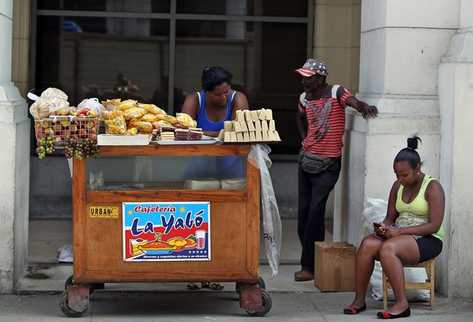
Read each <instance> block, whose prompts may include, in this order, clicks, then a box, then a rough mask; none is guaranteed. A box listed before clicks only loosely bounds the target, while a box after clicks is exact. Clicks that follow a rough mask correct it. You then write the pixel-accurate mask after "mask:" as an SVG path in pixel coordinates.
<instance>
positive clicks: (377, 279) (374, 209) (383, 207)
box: [362, 199, 430, 301]
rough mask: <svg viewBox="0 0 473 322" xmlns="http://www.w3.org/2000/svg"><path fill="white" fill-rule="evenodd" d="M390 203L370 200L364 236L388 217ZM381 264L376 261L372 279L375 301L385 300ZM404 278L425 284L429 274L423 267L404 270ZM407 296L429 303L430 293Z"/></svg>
mask: <svg viewBox="0 0 473 322" xmlns="http://www.w3.org/2000/svg"><path fill="white" fill-rule="evenodd" d="M387 209H388V203H387V202H386V201H385V200H383V199H368V201H367V207H366V208H365V210H364V211H363V214H362V227H363V228H362V230H363V235H364V236H366V235H368V234H371V233H373V223H374V222H378V223H379V222H382V221H383V220H384V218H385V217H386V213H387ZM382 271H383V270H382V268H381V263H380V262H378V261H376V262H375V266H374V270H373V274H372V275H371V278H370V286H371V297H372V298H373V299H375V300H382V299H383V278H382V277H383V276H382ZM404 276H405V280H406V281H407V282H413V283H415V282H425V279H426V278H427V274H426V272H425V269H424V268H422V267H407V268H404ZM406 296H407V299H408V300H409V301H428V300H429V296H430V294H429V291H427V290H407V291H406ZM388 299H390V300H392V299H394V294H393V292H392V290H389V293H388Z"/></svg>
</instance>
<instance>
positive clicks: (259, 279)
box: [258, 276, 266, 290]
mask: <svg viewBox="0 0 473 322" xmlns="http://www.w3.org/2000/svg"><path fill="white" fill-rule="evenodd" d="M258 286H259V288H260V289H262V290H265V289H266V283H265V282H264V279H263V278H262V277H261V276H260V277H258Z"/></svg>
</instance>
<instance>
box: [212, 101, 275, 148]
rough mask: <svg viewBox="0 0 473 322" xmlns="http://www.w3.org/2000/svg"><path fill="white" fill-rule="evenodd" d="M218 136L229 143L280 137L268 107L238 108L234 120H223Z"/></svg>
mask: <svg viewBox="0 0 473 322" xmlns="http://www.w3.org/2000/svg"><path fill="white" fill-rule="evenodd" d="M224 124H225V125H224V129H223V131H221V132H220V135H219V137H220V138H223V141H224V142H229V143H237V142H238V143H240V142H242V143H259V142H265V143H267V142H280V141H281V138H280V137H279V133H278V131H277V130H276V123H275V121H274V120H273V111H272V110H270V109H264V108H263V109H260V110H254V111H249V110H244V111H242V110H238V111H236V120H234V121H225V123H224Z"/></svg>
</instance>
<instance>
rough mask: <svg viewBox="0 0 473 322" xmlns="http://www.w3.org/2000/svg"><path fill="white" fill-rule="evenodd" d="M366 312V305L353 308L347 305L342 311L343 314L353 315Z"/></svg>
mask: <svg viewBox="0 0 473 322" xmlns="http://www.w3.org/2000/svg"><path fill="white" fill-rule="evenodd" d="M365 310H366V303H365V304H363V306H362V307H354V306H353V305H348V306H347V307H346V308H344V309H343V314H350V315H355V314H358V313H361V312H363V311H365Z"/></svg>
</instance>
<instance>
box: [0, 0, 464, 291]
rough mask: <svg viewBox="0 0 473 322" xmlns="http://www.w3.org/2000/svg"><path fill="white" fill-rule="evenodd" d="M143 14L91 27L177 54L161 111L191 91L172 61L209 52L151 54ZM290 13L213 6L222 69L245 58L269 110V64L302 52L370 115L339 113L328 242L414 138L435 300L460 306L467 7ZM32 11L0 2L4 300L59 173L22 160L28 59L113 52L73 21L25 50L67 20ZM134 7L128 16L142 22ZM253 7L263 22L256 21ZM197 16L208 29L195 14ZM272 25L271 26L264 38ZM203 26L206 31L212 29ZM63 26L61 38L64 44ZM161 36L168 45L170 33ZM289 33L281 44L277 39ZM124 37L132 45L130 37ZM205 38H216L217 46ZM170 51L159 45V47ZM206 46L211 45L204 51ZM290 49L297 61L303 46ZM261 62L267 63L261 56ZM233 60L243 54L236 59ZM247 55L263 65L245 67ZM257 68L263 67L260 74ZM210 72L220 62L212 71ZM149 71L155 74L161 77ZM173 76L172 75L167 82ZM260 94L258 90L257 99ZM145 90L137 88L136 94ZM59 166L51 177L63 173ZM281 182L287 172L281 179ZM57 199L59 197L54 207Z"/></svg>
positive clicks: (347, 236)
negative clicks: (436, 206) (223, 47)
mask: <svg viewBox="0 0 473 322" xmlns="http://www.w3.org/2000/svg"><path fill="white" fill-rule="evenodd" d="M177 1H179V0H177ZM114 2H122V6H121V7H113V8H109V7H108V6H109V4H113V3H114ZM145 2H146V3H147V4H146V5H147V6H148V7H147V8H148V9H147V10H145V11H144V12H145V13H146V15H147V16H149V17H150V19H151V20H143V21H141V20H140V23H136V21H135V22H133V21H130V20H126V19H125V20H123V21H120V19H118V18H116V17H114V16H113V14H111V13H104V14H100V13H98V15H99V16H100V17H102V16H103V17H102V18H106V19H105V20H104V21H103V22H100V26H102V27H100V28H103V29H104V30H109V31H110V30H111V31H113V32H114V33H116V34H120V33H124V32H125V33H126V32H129V33H133V32H132V31H133V30H134V31H135V32H136V31H139V35H141V36H142V35H143V33H146V32H149V33H151V34H150V35H147V37H154V38H153V39H154V43H153V46H155V47H150V48H148V47H149V46H150V45H149V44H148V43H146V42H142V43H141V44H140V46H142V47H141V48H143V50H144V49H146V48H148V49H149V50H156V51H160V50H162V48H161V47H159V46H158V45H156V44H157V43H162V44H163V45H162V46H163V48H166V50H169V46H170V47H172V46H176V48H181V51H176V53H181V54H176V55H175V57H174V58H172V59H171V58H169V57H168V58H163V61H166V63H165V66H167V67H166V68H167V69H169V68H171V69H172V68H173V66H174V70H175V71H176V75H177V76H173V75H171V74H170V73H167V74H166V73H164V74H163V77H161V78H160V79H157V80H150V81H149V82H148V83H149V84H151V83H150V82H152V81H155V82H158V83H156V84H154V83H152V86H154V87H160V88H162V89H163V90H164V91H165V92H166V93H167V95H166V97H167V101H166V102H167V103H168V104H170V105H175V104H173V101H174V100H175V99H176V96H175V93H174V90H173V89H174V87H175V86H174V83H177V84H179V87H185V88H191V85H189V84H187V83H185V82H183V80H186V79H189V78H192V77H195V75H193V74H189V75H186V72H189V73H193V70H192V68H191V67H189V68H187V69H184V70H183V69H181V68H180V67H176V66H183V65H184V64H185V63H186V61H187V60H186V59H187V58H186V57H187V56H183V54H182V53H185V52H186V51H185V50H196V49H195V48H194V47H195V46H196V44H198V45H197V47H196V48H197V50H198V49H199V48H210V50H212V48H214V49H213V50H214V51H216V52H217V53H218V48H219V47H218V43H219V41H218V39H217V40H216V39H213V40H212V41H211V42H209V40H208V39H206V40H205V41H206V46H207V47H204V46H203V45H202V39H197V40H196V39H193V40H192V41H190V40H189V39H186V40H184V38H185V37H182V38H179V37H175V38H174V40H175V41H170V42H169V43H167V41H168V40H166V41H165V42H164V43H163V42H162V39H163V38H162V35H160V34H159V33H160V30H162V29H160V28H164V27H163V26H164V25H162V24H159V23H157V24H156V22H153V21H155V20H156V21H158V22H159V21H160V19H167V18H166V17H168V16H166V15H167V14H168V13H166V12H160V10H161V9H162V8H155V7H153V4H152V1H144V2H143V3H145ZM302 2H304V3H303V4H302V5H301V6H300V8H305V9H304V10H306V12H307V14H305V15H302V16H300V17H298V14H299V13H297V12H293V13H290V14H289V13H287V14H286V13H285V12H286V11H288V10H289V9H288V8H285V7H284V5H283V4H281V6H280V7H277V8H276V7H275V8H273V11H271V15H269V14H268V15H267V16H264V14H260V15H258V12H257V10H256V13H255V12H253V11H251V10H249V9H248V8H249V7H252V8H259V7H260V8H263V9H264V8H265V3H266V2H265V1H241V3H240V2H237V1H226V2H225V3H226V4H225V6H223V7H222V8H221V10H222V12H223V13H224V14H225V15H226V16H225V17H224V18H219V17H217V18H215V17H214V18H215V19H217V20H218V19H223V22H224V23H223V25H224V30H225V33H224V35H223V36H222V37H224V38H225V39H227V40H228V39H231V41H232V46H233V47H232V50H231V52H230V53H227V54H228V55H230V56H228V57H233V58H232V60H235V61H238V60H239V59H243V58H242V57H244V58H245V59H246V60H242V62H241V66H245V67H242V69H241V71H242V72H241V73H240V72H239V71H238V70H240V69H238V68H237V72H236V73H235V76H236V79H237V80H239V81H241V82H242V83H243V84H244V85H246V87H247V88H249V89H250V92H251V93H253V92H254V93H258V94H259V95H255V97H256V98H257V100H256V101H258V100H259V101H260V102H265V101H267V100H271V99H272V98H271V97H273V96H272V95H269V94H268V93H273V92H275V91H276V92H277V91H282V90H285V88H282V87H278V86H280V85H279V83H280V82H279V81H278V82H274V84H273V83H272V82H271V81H270V80H267V81H265V79H266V78H265V77H267V75H268V70H270V69H271V66H275V64H278V65H277V66H280V68H282V69H287V70H291V69H292V68H295V67H297V66H292V65H294V64H295V62H296V61H298V60H300V62H299V64H300V63H302V61H303V58H304V57H305V55H306V54H308V55H312V56H317V57H320V58H322V59H324V60H326V61H327V63H328V65H329V67H330V81H331V82H337V83H341V84H344V85H345V86H347V87H348V88H351V89H352V90H353V91H354V92H357V93H358V96H359V97H360V98H361V99H363V100H366V101H368V102H369V103H371V104H375V105H376V106H378V108H379V110H380V115H379V117H378V118H377V119H375V120H369V121H366V120H364V119H363V118H361V117H360V116H359V115H357V114H356V113H354V112H352V111H348V112H347V113H348V118H347V129H346V136H345V157H344V166H343V172H342V176H341V179H340V180H339V182H338V184H337V187H336V189H335V193H334V198H333V199H334V201H333V209H334V210H333V212H334V214H333V220H334V238H335V239H339V240H347V241H349V242H352V243H357V242H358V241H359V239H360V237H361V235H360V234H361V232H360V227H361V224H360V223H361V222H360V213H361V212H362V210H363V208H364V206H365V204H366V201H367V199H368V198H383V199H386V198H387V195H388V191H389V188H390V186H391V184H392V182H393V180H394V175H393V172H392V159H393V157H394V155H395V153H396V152H397V151H398V150H399V149H400V148H402V147H403V146H404V145H405V141H406V138H407V137H408V136H409V135H412V134H414V133H417V134H418V135H419V136H421V137H422V139H423V144H422V145H421V149H420V154H421V155H422V157H423V159H424V170H425V171H426V172H427V173H429V174H432V175H434V176H437V177H439V178H440V180H441V182H442V184H443V185H444V187H445V190H446V195H447V209H446V217H445V226H446V229H447V231H448V234H447V238H446V241H445V248H444V251H443V254H442V256H441V259H440V260H439V264H438V265H439V267H438V268H439V274H438V278H439V282H440V283H439V290H440V291H441V292H442V293H444V294H448V295H449V296H460V297H467V298H471V297H473V271H471V270H470V265H469V264H471V263H472V262H473V253H472V252H468V251H467V250H468V246H469V244H470V243H471V242H472V241H473V240H472V237H471V234H470V233H469V227H472V225H473V219H472V218H473V213H472V212H473V210H472V209H473V207H472V206H473V204H472V203H473V198H472V197H473V196H472V192H471V189H470V187H469V181H470V180H469V171H468V169H469V165H470V164H471V161H470V155H471V152H470V151H469V149H468V143H469V142H468V141H469V139H470V138H471V134H470V133H469V131H468V126H469V125H470V124H473V112H472V111H471V109H469V108H468V103H469V102H471V101H472V98H473V85H472V84H473V3H472V2H471V1H469V0H434V1H427V0H419V1H416V2H415V4H412V2H411V1H407V0H362V1H360V0H313V1H307V2H305V1H302ZM50 3H51V2H50ZM67 3H73V1H68V2H67ZM104 3H106V4H107V6H106V7H105V9H104V11H106V10H109V11H110V12H112V13H113V12H117V11H119V10H122V9H123V3H125V2H124V1H107V2H104ZM236 3H239V5H236ZM281 3H283V2H281ZM36 4H37V1H32V2H31V1H30V0H1V1H0V52H2V53H3V54H2V56H0V133H2V136H3V140H2V143H0V144H2V147H3V151H4V153H3V156H2V157H0V165H1V169H2V172H1V174H0V177H1V182H3V184H4V189H3V190H2V192H0V204H1V207H0V292H1V293H9V292H14V291H15V290H16V289H17V288H16V281H17V280H18V278H19V277H20V276H22V275H23V273H24V270H25V265H26V258H27V241H28V218H29V217H30V214H31V213H33V212H34V209H30V208H32V207H33V208H37V207H38V205H40V203H38V202H37V199H34V198H30V194H31V195H33V196H36V195H37V194H38V191H42V190H44V186H45V185H44V184H43V185H40V184H39V182H40V181H41V180H42V179H41V178H42V177H41V178H40V176H41V175H43V177H48V173H51V171H58V169H59V166H58V165H54V163H55V162H56V163H58V162H59V161H57V160H56V161H54V160H53V161H51V162H50V163H49V165H45V164H43V165H38V163H37V160H36V158H35V157H34V155H31V157H30V142H31V134H30V131H31V129H30V120H29V119H28V113H27V105H26V102H25V99H24V98H23V97H24V95H25V93H26V91H27V89H28V88H30V86H31V84H35V85H37V86H38V83H39V82H41V77H39V76H38V75H35V73H37V72H38V70H40V69H39V68H41V66H40V65H39V62H38V61H40V62H42V61H41V59H42V58H41V57H42V56H41V52H40V51H41V50H42V49H44V50H45V52H46V54H47V52H48V51H47V50H48V48H50V47H48V46H57V47H54V48H58V49H60V50H67V49H68V48H70V46H72V45H73V44H77V43H78V42H83V43H84V42H86V44H87V46H85V47H84V48H89V49H90V48H93V49H94V50H102V51H103V50H107V49H109V48H111V47H110V46H113V42H114V41H116V39H114V38H113V37H107V38H106V39H104V38H103V37H102V38H101V39H102V40H101V43H103V42H104V41H108V42H109V46H107V47H105V48H101V47H98V45H97V41H96V39H97V37H101V36H93V37H90V34H87V33H82V34H79V33H78V32H77V31H78V30H80V29H83V28H87V26H91V25H90V20H89V22H88V23H89V25H87V20H84V19H85V18H83V19H82V20H80V19H77V20H76V21H72V20H71V19H68V23H64V21H62V20H61V24H60V26H61V27H60V28H61V29H60V34H61V38H60V39H61V42H59V43H57V42H56V41H55V40H54V39H53V40H54V41H50V42H48V39H47V38H38V35H40V37H41V35H43V34H42V30H43V29H44V28H46V29H47V28H49V26H50V23H49V22H50V21H51V20H54V19H56V18H51V17H64V14H66V16H67V14H68V13H70V12H69V11H70V10H74V7H73V6H72V7H71V8H66V9H67V10H65V9H64V8H61V10H62V11H61V12H56V11H54V10H55V8H53V9H54V10H53V9H51V8H47V7H45V8H40V13H39V14H38V13H34V12H33V13H32V10H31V9H32V8H33V11H34V10H37V9H38V7H36ZM135 6H136V5H135ZM172 6H174V9H173V7H172ZM258 6H259V7H258ZM296 7H297V6H296ZM140 8H141V7H140ZM140 8H128V10H132V11H136V12H142V11H140ZM99 9H100V8H99ZM99 9H96V10H99ZM141 9H143V8H141ZM165 9H166V8H165ZM191 9H192V8H190V9H189V10H191ZM263 9H262V11H261V12H262V13H264V12H265V11H264V10H263ZM68 10H69V11H68ZM100 10H102V9H100ZM162 10H164V9H162ZM166 10H167V9H166ZM169 10H176V0H171V1H170V9H169ZM215 10H217V9H215ZM150 12H151V13H150ZM178 12H179V8H178ZM281 12H282V13H281ZM127 14H128V13H127ZM218 14H219V12H217V15H218ZM101 15H102V16H101ZM107 15H108V16H110V17H107ZM128 15H129V14H128ZM161 15H162V16H161ZM238 15H244V17H245V18H242V19H236V18H234V17H235V16H238ZM286 15H287V16H289V17H286ZM180 17H181V18H182V19H183V21H182V22H180V21H179V20H176V21H175V24H176V25H175V28H176V27H177V29H176V30H175V31H174V32H175V33H177V34H178V35H179V33H181V35H183V36H189V35H192V36H193V37H194V38H195V37H197V38H198V36H195V35H194V34H192V30H188V29H186V27H185V25H186V23H189V22H188V21H192V19H196V20H195V21H199V19H201V18H202V17H192V15H187V13H185V12H183V13H182V16H180ZM205 17H206V18H207V19H213V18H212V17H210V16H208V15H207V16H205ZM108 18H110V19H108ZM59 19H62V18H59ZM153 19H154V20H153ZM189 19H190V20H189ZM39 20H41V21H39ZM77 21H81V22H82V25H80V24H77ZM117 21H118V22H117ZM186 21H187V22H186ZM242 23H246V24H247V25H246V26H244V25H242ZM189 24H190V25H192V23H189ZM268 24H272V25H271V28H268V26H269V25H268ZM276 24H281V25H277V26H278V27H277V28H276V27H274V26H276ZM282 24H289V25H290V27H288V26H286V27H284V28H279V27H280V26H283V25H282ZM153 25H155V27H153ZM171 26H172V24H171ZM209 26H210V30H212V24H210V25H209ZM304 26H305V27H304ZM41 28H43V29H41ZM66 28H67V30H68V33H63V31H64V30H66ZM90 28H98V27H97V23H93V24H92V27H90ZM180 28H181V29H180ZM71 30H73V31H75V32H76V33H72V32H71ZM153 30H157V31H155V32H154V31H153ZM291 30H292V31H291ZM153 32H154V33H153ZM169 32H170V33H171V34H172V28H171V30H170V31H169ZM291 32H292V34H293V35H294V37H292V38H293V39H291V40H290V39H285V38H288V36H287V35H289V36H290V35H291ZM300 33H303V35H304V37H305V38H307V39H308V40H307V41H306V42H304V46H307V49H308V50H307V53H306V52H304V51H302V52H301V49H300V48H299V49H297V51H289V52H288V54H287V55H285V56H284V58H281V57H279V58H278V59H276V58H277V57H276V58H274V60H272V58H271V57H272V56H271V53H272V52H273V51H274V50H278V48H279V47H275V46H274V45H273V44H274V43H276V44H278V43H279V42H281V41H295V40H294V39H296V40H297V37H296V35H299V34H300ZM247 35H252V37H253V38H251V39H249V38H248V37H247ZM128 36H129V37H131V38H133V37H136V36H137V35H135V34H130V35H128ZM206 36H208V34H206ZM31 37H35V39H36V40H35V42H34V45H32V42H31V39H30V38H31ZM94 37H95V38H94ZM216 37H217V38H218V35H217V36H216ZM258 37H260V38H261V37H262V39H263V40H268V43H266V44H265V43H264V41H261V42H260V43H261V44H263V45H261V46H252V45H251V44H252V42H253V43H256V44H258V39H259V38H258ZM304 37H303V38H304ZM169 39H171V40H172V37H171V38H169ZM250 40H251V41H250ZM38 41H44V43H43V45H42V47H41V46H38V45H36V44H37V43H38ZM271 41H273V42H271ZM300 42H301V40H299V43H300ZM209 43H212V46H214V47H208V46H209ZM199 44H200V45H199ZM264 44H265V45H264ZM166 46H168V47H166ZM192 46H194V47H192ZM288 47H290V48H292V47H294V48H298V47H297V43H296V42H294V44H293V46H292V47H291V46H288ZM216 48H217V49H216ZM301 48H302V50H304V48H306V47H301ZM265 50H266V51H267V52H266V54H265V55H262V52H263V53H264V52H265ZM239 51H243V52H245V53H246V54H245V55H243V54H239ZM76 52H77V51H76ZM232 55H233V56H232ZM43 56H44V55H43ZM217 56H218V55H217ZM61 57H67V55H62V56H61ZM163 57H164V56H163ZM252 57H256V58H252ZM258 57H259V59H262V58H261V57H264V58H266V57H267V58H268V59H266V60H264V59H263V60H261V61H257V59H258ZM51 59H52V58H51ZM166 59H167V60H166ZM175 59H176V60H177V61H178V62H176V61H175ZM252 59H253V60H252ZM46 61H47V60H46ZM264 62H268V65H265V64H264ZM93 63H94V61H90V64H93ZM221 63H222V64H225V61H222V62H221ZM63 64H65V66H67V65H68V64H69V63H67V62H64V61H63ZM157 64H158V65H159V64H162V62H157ZM158 65H157V67H156V68H158V67H159V66H162V65H159V66H158ZM59 66H60V65H59ZM189 66H192V65H189ZM254 66H258V67H259V66H263V67H261V69H260V72H258V73H251V72H248V70H253V69H254V68H253V67H254ZM265 66H266V67H265ZM42 68H43V70H42V71H44V72H47V68H45V67H44V66H43V67H42ZM166 68H164V69H165V70H166ZM265 68H267V69H265ZM245 71H246V72H245ZM49 72H50V71H49ZM179 73H181V74H182V75H183V76H182V77H181V76H179V75H180V74H179ZM55 75H56V76H55V77H58V79H59V78H60V79H61V80H62V81H61V82H60V83H62V84H73V83H72V82H73V81H77V80H75V79H74V78H73V77H72V76H74V75H72V76H71V75H70V74H68V73H67V69H65V70H59V71H56V74H55ZM269 75H270V76H271V74H269ZM284 75H286V74H284ZM288 75H290V73H289V72H288ZM50 77H51V76H50ZM61 77H62V78H61ZM71 77H72V78H71ZM166 77H167V78H166ZM284 77H286V76H284ZM288 77H291V76H288ZM32 79H34V82H32ZM38 80H39V81H38ZM93 81H96V80H93ZM296 81H297V80H296ZM90 82H92V81H90ZM160 82H162V83H163V84H164V85H163V84H161V83H160ZM262 84H266V85H265V86H266V87H265V86H263V85H262ZM79 85H83V84H81V83H79ZM71 86H72V85H71ZM150 86H151V85H150ZM166 86H167V88H166ZM287 86H289V88H292V90H293V91H294V93H292V92H291V90H287V91H285V92H284V93H286V94H287V95H285V96H284V97H279V98H278V100H274V101H275V102H286V103H284V104H285V105H284V104H282V103H281V104H282V105H284V106H282V107H281V109H280V111H279V113H280V116H279V117H280V120H283V121H285V122H286V123H287V124H289V125H288V128H290V127H291V126H290V125H291V124H293V119H294V117H293V115H292V114H291V113H292V112H291V102H292V99H293V98H292V96H291V95H294V99H295V97H296V96H295V95H296V92H297V90H298V87H297V84H294V83H290V81H289V85H287ZM39 87H40V86H39ZM154 87H150V94H149V95H151V93H152V90H151V89H152V88H154ZM74 88H75V89H78V90H79V91H80V90H81V89H82V88H83V86H77V85H74V86H72V87H71V92H73V91H74ZM78 93H79V92H78ZM79 94H80V93H79ZM79 94H77V96H78V97H80V95H79ZM274 104H277V103H274ZM286 105H287V107H286ZM288 131H290V130H288ZM291 135H292V134H291V132H288V134H287V136H289V137H290V141H291V142H297V139H296V138H295V137H292V136H291ZM291 153H292V156H291ZM278 154H279V155H278V156H276V157H275V165H274V169H273V174H274V183H275V189H276V191H278V197H279V200H280V202H281V203H282V204H285V205H287V206H288V207H289V208H290V207H291V205H292V206H293V207H296V206H297V205H294V203H295V202H296V200H297V198H295V196H294V191H295V189H297V179H296V177H297V175H296V163H295V161H294V160H295V157H294V151H292V152H291V147H290V146H289V147H288V149H287V150H285V151H279V153H278ZM30 159H31V160H30ZM277 160H282V161H281V162H278V161H277ZM62 166H64V168H63V169H62V170H64V169H65V163H63V165H62ZM30 168H31V173H30ZM291 171H294V173H293V174H292V175H291V174H290V173H291ZM59 172H61V171H59ZM63 174H64V173H63ZM66 174H67V172H66ZM30 178H31V179H30ZM288 182H289V183H290V184H289V185H288V184H287V183H288ZM67 184H68V182H67V181H64V182H62V183H60V184H57V183H50V184H49V186H54V185H55V186H56V189H58V190H61V189H62V188H60V187H64V186H66V185H67ZM49 189H51V190H54V187H50V188H49ZM62 190H64V189H62ZM58 198H59V199H61V198H63V196H62V195H58ZM30 200H32V203H30V202H29V201H30ZM35 200H36V201H35Z"/></svg>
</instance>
